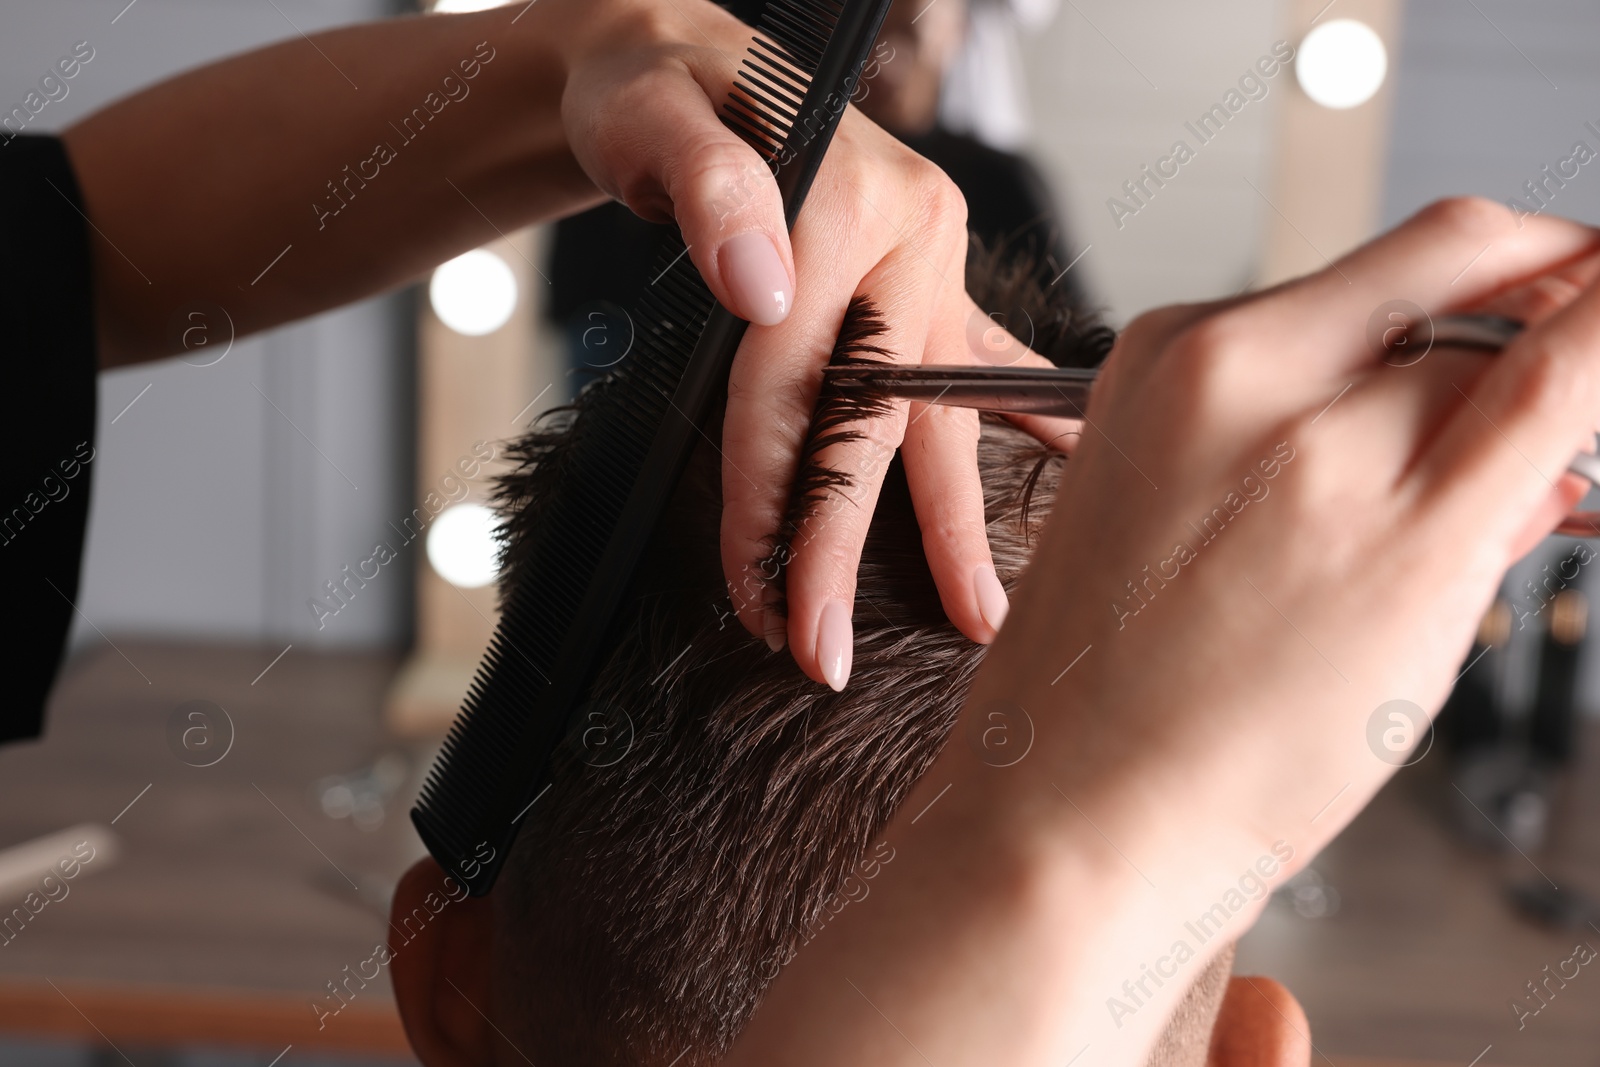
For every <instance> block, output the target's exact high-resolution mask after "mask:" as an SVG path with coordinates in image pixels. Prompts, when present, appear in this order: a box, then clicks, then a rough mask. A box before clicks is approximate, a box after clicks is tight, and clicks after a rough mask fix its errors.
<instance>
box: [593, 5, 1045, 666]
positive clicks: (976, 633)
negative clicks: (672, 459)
mask: <svg viewBox="0 0 1600 1067" xmlns="http://www.w3.org/2000/svg"><path fill="white" fill-rule="evenodd" d="M609 7H610V9H611V10H612V15H611V16H610V17H608V18H607V19H604V20H600V24H599V25H597V26H594V27H590V28H588V29H585V30H584V31H583V32H582V33H580V34H579V35H577V36H576V37H575V39H574V43H573V45H572V46H571V47H570V48H569V52H570V54H571V64H572V73H571V76H570V77H569V80H568V88H567V94H566V98H565V100H564V102H563V111H564V114H565V115H566V117H567V126H568V130H569V133H570V137H571V141H572V144H573V149H574V152H575V153H576V155H577V157H578V159H579V161H580V162H581V163H582V164H583V166H584V169H585V170H586V171H587V172H588V174H589V175H590V177H591V178H592V179H593V180H594V181H595V183H596V184H597V185H599V186H600V188H601V189H603V190H605V191H606V192H608V193H610V194H611V195H613V196H615V197H617V198H619V199H620V200H622V201H623V202H624V203H626V204H627V205H628V206H629V207H630V208H632V209H633V210H634V211H636V212H638V213H639V214H641V215H643V216H645V217H647V218H655V219H669V218H672V219H676V221H677V223H678V225H679V227H680V228H681V229H682V231H683V233H684V238H685V240H686V241H687V242H688V245H689V256H690V257H691V258H692V259H693V260H694V262H695V265H696V266H697V267H698V268H699V270H700V273H701V275H702V277H704V278H705V279H706V281H707V282H708V284H709V285H710V286H711V289H712V291H713V292H714V293H715V295H716V296H717V298H718V300H720V301H721V302H722V303H723V304H724V305H726V306H727V307H728V308H729V309H730V310H732V311H734V312H735V313H736V314H738V315H740V316H742V317H744V318H746V319H749V320H750V321H751V323H752V324H753V325H752V327H751V329H750V331H749V333H748V334H747V335H746V339H745V342H744V345H743V346H742V348H741V349H740V352H739V355H738V358H737V360H736V362H735V364H734V369H733V375H732V380H731V382H730V385H729V402H728V412H727V419H726V423H725V427H724V434H723V447H724V451H725V464H724V471H723V475H724V477H723V491H724V512H723V525H722V552H723V564H724V569H725V571H726V575H727V578H728V582H729V586H730V593H731V597H732V601H733V605H734V607H735V609H736V610H737V611H738V614H739V618H740V621H741V622H743V623H744V625H745V626H746V627H747V628H748V629H749V630H750V631H751V632H752V633H754V634H756V635H757V636H764V637H766V638H767V639H768V641H769V643H770V644H772V645H774V647H781V646H782V644H783V643H784V642H785V641H787V643H788V645H789V647H790V648H791V649H792V650H793V654H794V657H795V659H796V661H797V662H798V663H799V664H800V666H801V668H802V669H803V670H805V671H806V673H807V674H809V675H810V676H811V677H813V678H815V679H816V680H818V681H825V682H828V683H830V684H833V685H834V686H835V687H840V686H842V685H843V684H844V682H845V679H846V677H847V676H848V674H849V669H850V644H851V626H850V616H851V612H852V610H853V607H854V601H855V583H856V567H857V564H858V562H859V558H860V553H861V547H862V545H863V543H864V542H865V539H866V530H867V525H868V522H869V521H870V518H871V515H872V511H873V506H874V503H875V501H876V498H877V492H878V487H879V484H880V483H881V480H882V477H883V474H884V471H885V470H886V468H887V466H888V458H889V457H890V456H892V455H893V452H894V449H895V448H896V447H897V446H900V445H902V443H903V444H904V456H905V465H906V471H907V475H908V477H909V479H910V482H911V487H912V492H913V495H914V497H915V500H916V505H917V511H918V517H919V519H920V520H921V524H922V529H923V531H924V544H925V547H926V550H927V553H928V559H929V564H930V567H931V568H932V571H933V575H934V578H935V580H936V582H937V583H938V586H939V590H940V593H941V596H942V598H943V602H944V605H945V609H946V611H947V612H948V613H949V615H950V618H951V619H952V621H954V623H955V624H956V625H957V626H958V627H959V628H960V629H961V630H962V631H963V632H964V633H966V634H967V635H968V636H969V637H971V638H973V639H974V640H979V641H987V640H989V639H990V638H992V637H993V636H994V634H995V632H996V631H997V629H998V627H999V624H1000V621H1001V619H1002V618H1003V616H1004V614H1005V610H1006V606H1007V605H1006V597H1005V593H1004V591H1003V590H1002V589H1001V587H1000V584H999V582H998V581H997V580H996V579H995V577H994V571H993V566H992V561H991V558H990V555H989V546H988V541H987V538H986V537H985V535H984V527H983V503H982V494H981V492H980V487H979V483H978V477H977V461H976V455H975V448H976V441H977V434H978V420H977V416H976V415H975V414H974V413H972V412H961V411H947V410H940V409H929V410H926V411H925V412H921V413H920V417H916V416H909V417H908V415H907V413H906V412H905V411H904V409H903V407H902V410H901V411H900V412H898V413H897V415H896V417H894V418H891V419H882V420H873V424H872V425H869V426H867V427H866V430H867V432H868V433H870V434H871V435H872V438H871V439H870V440H867V441H864V442H861V443H860V444H859V445H858V446H854V447H852V448H850V449H846V450H844V452H845V453H847V454H840V453H836V454H831V455H830V456H829V461H830V465H831V466H834V467H836V468H839V469H842V470H844V471H846V472H848V473H849V474H851V475H852V476H853V478H854V481H855V490H854V491H853V494H852V496H853V502H851V503H845V504H844V505H843V506H841V507H835V508H831V509H830V510H829V512H828V514H827V516H826V517H825V519H823V520H821V521H817V522H815V523H813V524H812V526H811V528H809V529H807V530H806V531H805V535H804V537H803V538H802V539H801V540H800V542H799V543H798V547H797V548H796V550H795V552H794V555H793V557H792V558H791V559H790V560H788V561H786V562H787V563H788V566H787V571H786V590H785V592H786V601H787V608H788V611H787V618H785V617H784V616H783V615H780V614H779V613H778V612H777V610H776V609H775V607H774V604H773V599H772V598H773V597H774V595H775V593H776V590H775V589H773V588H771V587H770V586H769V585H768V582H767V579H768V578H770V577H771V576H772V573H773V571H772V570H771V569H770V566H771V564H770V562H769V563H767V564H763V561H764V560H766V559H767V557H769V555H770V554H771V551H772V540H771V539H772V537H773V535H774V534H775V533H776V531H777V530H778V527H779V524H780V521H781V520H782V519H783V517H784V509H785V505H786V503H787V501H788V498H789V490H790V485H791V483H792V480H793V478H794V475H795V473H796V472H795V467H796V457H797V456H798V454H799V451H800V448H801V445H802V444H803V442H804V440H805V436H806V431H807V428H808V426H809V423H810V418H811V412H812V405H813V403H814V401H815V397H816V394H817V389H818V385H819V383H820V379H821V368H822V366H823V365H824V364H825V363H826V362H827V359H828V356H829V353H830V351H831V349H832V347H833V344H834V341H835V339H836V337H837V336H838V331H839V325H840V323H841V321H842V320H843V317H844V311H845V307H846V306H847V304H848V303H849V302H850V299H851V298H852V297H853V296H855V295H857V294H866V295H869V296H870V297H871V298H872V299H873V301H874V302H875V303H876V304H877V306H878V308H879V309H880V311H881V312H882V314H883V317H884V319H885V321H886V322H887V324H888V331H887V334H886V336H885V338H884V339H883V340H882V343H883V345H884V347H885V348H887V349H888V350H889V351H891V352H892V353H893V354H894V355H895V357H896V358H898V359H901V360H904V361H908V362H919V361H945V362H973V361H974V359H975V357H973V356H972V355H971V354H969V353H967V352H966V351H965V340H964V337H965V333H966V327H967V323H968V321H969V317H970V316H971V314H972V313H973V312H974V311H975V308H974V306H973V305H972V302H971V301H970V299H968V298H967V296H966V292H965V288H964V284H963V269H964V266H965V257H966V205H965V202H964V200H963V199H962V197H961V195H960V193H959V191H958V190H957V189H956V188H955V186H954V185H953V184H952V183H951V182H950V180H949V179H948V178H947V177H946V176H945V175H944V174H943V172H942V171H940V170H938V168H936V167H934V166H933V165H932V164H930V163H928V162H927V161H925V160H923V159H922V158H921V157H920V156H917V155H916V154H915V153H913V152H911V151H910V150H909V149H907V148H906V147H905V146H904V145H902V144H901V143H900V142H899V141H897V140H895V139H894V138H893V137H891V136H889V135H888V134H887V133H885V132H884V131H883V130H882V129H880V128H879V127H877V126H876V125H874V124H873V123H872V122H870V121H868V120H867V119H865V118H864V117H862V116H861V115H860V114H859V113H858V112H857V111H856V110H855V109H854V108H850V109H848V110H847V111H846V112H845V114H844V116H843V118H842V121H841V123H840V126H839V130H838V134H837V136H836V137H835V139H834V141H833V145H832V147H831V148H830V150H829V152H828V155H827V157H826V160H825V162H824V164H823V167H822V170H821V173H820V174H819V176H818V178H817V181H816V184H815V185H814V186H813V188H812V191H811V194H810V198H809V199H808V201H807V203H806V209H805V213H804V214H803V215H802V217H801V219H800V222H799V224H798V226H797V228H796V230H795V233H794V235H793V246H792V248H791V243H790V238H789V235H788V233H787V232H786V230H785V226H784V212H783V204H782V202H781V200H780V198H779V195H778V191H777V186H776V184H775V183H774V181H773V180H772V176H771V174H770V173H769V172H768V171H767V170H766V168H765V167H764V165H763V164H762V162H761V159H760V158H759V157H758V156H757V154H756V153H755V152H754V151H753V150H751V149H750V148H749V147H748V146H747V145H746V144H745V143H744V142H743V141H741V140H740V139H739V138H738V137H736V136H735V135H734V134H733V133H732V132H731V131H730V130H728V129H727V128H726V127H725V126H723V124H722V122H721V121H720V119H719V118H718V115H719V113H720V109H721V105H722V102H723V101H724V100H725V99H726V96H727V93H728V90H729V88H730V86H731V85H732V82H733V78H734V73H735V69H736V65H737V64H738V63H739V62H740V61H741V60H742V58H743V56H744V54H745V50H746V48H747V47H748V45H749V43H750V36H751V33H750V30H749V29H748V28H747V27H745V26H744V25H742V24H741V23H739V22H738V21H736V20H735V19H733V18H732V17H730V16H729V15H728V14H727V13H726V12H724V11H723V10H722V9H721V8H719V7H717V6H716V5H714V4H712V3H709V2H707V0H675V2H673V3H670V4H669V3H661V2H656V0H614V2H612V3H611V4H610V5H609ZM876 61H879V62H892V59H891V58H890V57H888V56H887V55H884V56H878V57H876ZM872 70H873V68H872V67H871V66H870V65H869V67H868V68H867V73H866V76H865V81H866V86H867V89H866V91H868V92H870V91H871V80H870V79H871V76H872ZM1019 347H1020V346H1019ZM913 419H914V420H915V421H912V420H913ZM908 423H909V428H908Z"/></svg>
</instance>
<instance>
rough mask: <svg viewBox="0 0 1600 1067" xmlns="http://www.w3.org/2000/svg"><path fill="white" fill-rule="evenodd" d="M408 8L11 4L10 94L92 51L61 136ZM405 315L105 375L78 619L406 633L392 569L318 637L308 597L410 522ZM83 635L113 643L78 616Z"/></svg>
mask: <svg viewBox="0 0 1600 1067" xmlns="http://www.w3.org/2000/svg"><path fill="white" fill-rule="evenodd" d="M395 6H396V5H395V4H393V3H391V2H389V0H273V2H268V0H135V3H134V4H133V5H132V6H131V7H128V6H127V0H48V2H41V0H4V2H0V26H3V28H4V32H3V33H0V101H3V102H4V106H5V107H6V108H9V106H10V105H11V104H13V103H16V102H20V100H21V99H22V97H23V95H24V94H25V93H26V92H27V91H28V90H29V88H31V87H32V85H33V83H34V82H35V81H36V80H37V79H38V78H39V77H40V76H42V75H43V74H44V73H45V72H46V71H47V70H48V69H49V67H50V65H51V64H52V63H53V62H54V61H55V59H56V58H57V57H58V56H61V55H65V54H66V53H67V52H68V51H69V50H70V49H71V47H72V45H73V44H74V43H75V42H78V41H88V42H89V43H90V45H92V46H93V48H94V49H95V56H94V59H93V60H92V61H91V62H90V63H89V64H88V65H86V66H85V67H84V68H83V70H82V72H81V73H80V74H79V76H78V77H77V78H76V79H74V80H73V81H72V82H70V83H69V85H70V93H69V95H68V96H67V97H66V98H65V99H63V100H61V101H60V102H58V103H51V104H49V105H47V107H46V109H45V110H44V111H43V112H41V113H40V115H39V118H38V119H37V120H36V122H35V125H34V126H33V127H30V130H32V129H38V130H58V129H60V128H62V127H63V126H65V125H68V124H70V123H71V122H72V121H73V120H74V119H76V118H78V117H81V116H82V115H85V114H87V113H88V112H90V111H91V110H93V109H94V108H95V107H97V106H99V105H100V104H103V103H106V102H108V101H110V100H113V99H115V98H117V97H119V96H122V95H124V94H126V93H128V92H130V91H132V90H135V89H137V88H139V87H140V86H143V85H146V84H149V83H151V82H153V81H156V80H158V79H160V78H161V77H164V76H166V75H168V74H171V73H174V72H176V71H179V70H183V69H185V68H188V67H193V66H196V65H199V64H201V63H204V62H207V61H209V60H211V59H214V58H216V57H219V56H222V55H226V54H229V53H232V52H238V51H242V50H245V49H248V48H250V47H253V46H256V45H259V44H263V43H266V42H269V41H275V40H279V39H282V38H285V37H295V36H298V35H299V31H305V32H308V33H309V32H313V31H315V30H317V29H322V28H326V27H328V26H332V25H336V24H339V23H344V22H352V21H358V20H361V19H365V18H371V17H376V16H380V15H383V14H385V13H387V12H389V11H391V10H393V8H394V7H395ZM119 12H120V15H119ZM291 23H292V25H291ZM173 165H174V166H181V165H182V161H181V160H174V161H173ZM408 305H409V301H408V300H406V299H404V298H401V297H389V298H384V299H380V300H375V301H369V302H366V303H364V304H361V305H357V306H355V307H351V308H347V309H343V310H341V311H338V312H335V313H332V314H328V315H323V316H321V317H319V318H316V319H313V320H310V321H307V322H304V323H300V324H297V325H295V326H292V327H289V328H286V329H281V330H276V331H273V332H272V333H269V334H266V335H262V336H260V337H256V338H251V339H248V340H244V341H239V342H238V343H236V344H235V346H234V348H233V350H232V351H231V352H230V353H229V354H228V355H227V357H226V358H224V359H223V360H222V361H221V362H220V363H217V364H216V365H214V366H210V367H197V366H190V365H186V364H184V363H181V362H178V361H167V362H163V363H159V364H145V365H142V366H138V367H134V368H130V369H124V370H119V371H116V372H114V373H110V374H103V375H101V379H100V420H99V431H98V435H99V436H98V441H97V442H96V445H97V448H98V456H97V458H96V461H95V463H94V489H93V494H94V495H93V498H92V505H91V518H90V526H89V544H88V551H87V560H86V564H85V571H84V580H83V586H82V589H81V593H80V596H79V601H78V607H79V608H80V610H81V611H82V613H83V615H84V616H86V617H87V619H89V620H91V621H92V622H93V624H94V626H95V627H98V628H99V629H100V630H102V631H105V632H107V633H109V634H113V635H114V634H116V633H118V632H122V633H127V632H144V633H159V634H164V635H172V636H183V637H189V638H201V639H244V640H258V639H259V640H283V641H286V642H287V641H290V640H293V641H295V642H296V643H297V644H304V645H306V646H313V645H317V644H325V645H370V644H381V643H394V642H397V641H400V640H403V639H404V637H405V636H406V634H407V632H408V629H409V613H410V588H409V581H410V580H409V569H408V568H403V567H396V568H392V571H393V573H392V574H390V572H388V571H386V572H385V573H386V575H389V576H388V577H387V578H386V579H385V580H384V581H383V582H382V583H372V585H371V586H370V587H369V588H368V589H366V590H363V594H362V599H360V600H358V601H356V602H355V603H353V604H352V605H351V607H350V609H349V610H346V611H343V612H341V613H340V614H339V616H338V617H337V618H336V619H334V620H332V621H331V622H330V623H329V625H328V626H327V628H326V629H325V630H324V631H322V632H321V633H318V632H317V631H316V629H315V623H314V619H313V616H312V614H311V612H310V611H308V610H307V608H306V606H305V602H306V600H307V598H309V597H310V596H312V595H314V594H315V593H316V592H317V591H318V589H319V587H320V585H321V583H322V581H323V580H325V579H328V578H332V577H334V576H335V575H336V574H337V573H338V571H339V568H340V567H342V566H343V565H344V564H345V563H348V562H352V561H355V560H358V559H361V558H365V556H366V555H368V554H369V553H370V552H371V548H372V545H373V543H374V542H375V541H376V540H378V539H379V538H380V536H382V531H383V530H384V529H385V525H386V523H387V522H388V521H389V520H390V519H392V518H395V517H396V516H400V515H403V514H406V513H407V510H408V508H407V502H408V501H409V499H410V478H409V470H410V467H411V453H412V444H411V434H410V428H409V427H410V407H411V403H412V399H411V386H410V381H411V370H410V355H409V325H408V323H409V310H408ZM147 386H148V389H147V388H146V387H147ZM258 390H259V392H258ZM141 391H142V392H143V395H142V396H141V395H140V393H141ZM263 394H265V398H264V397H263ZM135 397H138V400H137V402H136V403H134V404H133V406H132V407H131V408H127V410H126V411H125V412H124V408H125V407H126V405H128V403H129V402H130V401H132V400H134V398H135ZM266 398H270V400H271V402H272V403H275V404H276V405H277V407H278V408H281V409H282V413H281V414H280V413H279V411H277V410H274V408H273V406H272V403H269V402H268V399H266ZM119 413H120V414H119ZM113 422H114V424H113ZM291 422H292V425H291ZM296 427H298V429H296ZM302 434H303V436H302ZM74 640H75V642H81V641H98V640H99V637H98V635H97V634H96V633H95V632H94V630H93V629H92V628H91V627H89V626H88V625H87V624H86V623H85V622H84V621H83V619H82V618H80V619H79V620H78V622H77V627H76V630H75V632H74Z"/></svg>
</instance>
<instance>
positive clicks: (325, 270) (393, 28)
mask: <svg viewBox="0 0 1600 1067" xmlns="http://www.w3.org/2000/svg"><path fill="white" fill-rule="evenodd" d="M515 15H516V9H500V10H496V11H487V12H482V13H479V14H472V15H458V16H429V17H418V18H407V19H397V20H393V21H389V22H382V23H374V24H367V25H361V26H355V27H350V28H345V29H339V30H333V31H329V32H326V33H321V34H317V35H315V36H313V37H311V38H310V39H309V40H306V39H303V38H299V37H296V38H293V39H290V40H286V41H284V42H282V43H280V44H276V45H273V46H270V47H268V48H264V49H262V50H260V51H257V52H253V53H250V54H247V55H244V56H239V57H235V58H232V59H228V60H224V61H222V62H219V63H216V64H212V65H210V66H207V67H202V68H200V69H198V70H194V71H190V72H188V73H185V74H181V75H178V76H177V77H175V78H172V79H170V80H168V81H165V82H162V83H161V84H159V85H156V86H154V87H152V88H150V89H147V90H145V91H143V92H141V93H138V94H136V95H134V96H131V97H129V98H127V99H125V100H122V101H120V102H118V103H115V104H113V105H111V106H109V107H107V108H105V109H103V110H101V111H99V112H97V113H95V114H94V115H91V116H90V117H88V118H87V119H85V120H84V121H82V122H80V123H78V124H77V125H75V126H73V127H72V128H70V129H69V130H67V131H66V133H65V135H64V140H65V142H66V145H67V150H68V152H69V154H70V156H71V158H72V160H73V164H74V167H75V170H76V171H77V175H78V180H79V183H80V186H81V187H82V192H83V197H84V201H85V210H86V212H87V214H88V216H89V218H90V220H91V222H92V223H93V225H94V229H95V232H94V233H92V234H91V238H90V240H91V242H92V247H93V258H94V264H95V285H96V297H97V308H98V313H99V319H100V335H101V340H102V357H101V363H102V366H113V365H116V364H119V363H126V362H132V361H136V360H140V359H148V358H153V357H157V356H160V355H163V354H166V353H168V352H169V351H171V350H172V349H173V343H172V339H171V338H170V337H169V333H170V330H169V323H170V321H171V320H172V318H173V317H174V315H175V314H176V313H178V312H179V310H180V309H181V308H182V307H184V306H185V305H189V304H192V303H193V302H195V301H209V302H214V303H215V304H218V305H221V306H222V307H223V308H224V309H226V311H227V313H228V315H229V316H230V317H231V318H232V320H233V322H234V324H235V327H236V328H237V329H238V330H239V331H240V332H241V333H243V332H250V331H254V330H260V329H265V328H267V327H270V326H273V325H276V324H278V323H282V322H286V321H288V320H291V319H295V318H299V317H302V316H305V315H310V314H314V313H316V312H318V311H322V310H325V309H327V308H331V307H335V306H338V305H340V304H343V303H347V302H349V301H351V300H356V299H359V298H361V297H364V296H368V295H371V294H373V293H377V292H380V291H382V290H384V289H387V288H390V287H392V286H395V285H398V284H401V283H403V282H405V281H406V280H408V279H410V278H413V277H415V276H417V275H418V274H420V273H421V272H423V271H424V270H426V269H427V268H428V267H430V266H432V265H434V264H436V263H438V262H440V261H442V260H443V259H445V258H448V257H449V256H450V255H452V254H454V253H456V252H459V251H463V250H465V249H467V248H469V247H472V246H474V245H477V244H481V243H483V242H484V241H486V240H490V239H492V238H494V237H495V236H496V234H497V233H501V232H505V233H509V232H511V231H512V230H515V229H517V228H518V227H520V226H523V225H526V224H528V223H530V222H533V221H536V220H539V219H545V218H551V217H555V216H558V215H561V214H564V213H569V212H571V211H574V210H577V209H579V208H582V207H583V206H585V205H587V204H589V203H592V202H594V201H596V200H598V199H599V197H600V194H599V193H598V191H597V190H596V189H595V188H594V186H593V185H592V184H591V183H590V181H589V180H588V178H587V177H585V175H584V173H583V171H582V170H581V169H580V168H579V166H578V165H577V163H576V162H575V160H574V159H573V157H572V154H571V152H570V150H569V149H568V147H567V140H566V136H565V133H564V130H563V127H562V121H561V95H562V91H563V88H564V86H565V81H566V60H565V55H564V53H563V48H564V47H569V46H570V45H571V43H572V40H573V36H574V29H575V27H574V25H573V23H574V21H575V17H576V18H577V19H582V18H583V17H584V12H583V11H581V10H580V9H578V8H577V7H576V6H575V5H574V3H572V2H571V0H541V2H540V3H538V4H535V5H533V6H532V7H530V8H528V9H526V11H525V12H524V13H523V14H522V16H521V17H520V18H518V19H517V21H515V22H514V23H513V21H512V19H513V17H514V16H515ZM589 21H590V22H592V23H597V22H600V19H599V18H598V17H595V18H591V19H590V20H589ZM584 29H585V30H586V31H589V32H593V31H592V29H591V28H590V27H587V26H586V27H584Z"/></svg>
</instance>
